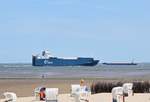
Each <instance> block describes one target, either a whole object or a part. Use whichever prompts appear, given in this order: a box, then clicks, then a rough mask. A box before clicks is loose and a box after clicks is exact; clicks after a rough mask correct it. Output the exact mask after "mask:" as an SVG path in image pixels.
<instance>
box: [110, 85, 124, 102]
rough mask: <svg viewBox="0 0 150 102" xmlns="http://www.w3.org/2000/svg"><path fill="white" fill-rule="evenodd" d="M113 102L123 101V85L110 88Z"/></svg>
mask: <svg viewBox="0 0 150 102" xmlns="http://www.w3.org/2000/svg"><path fill="white" fill-rule="evenodd" d="M112 98H113V102H124V96H123V87H114V88H113V89H112Z"/></svg>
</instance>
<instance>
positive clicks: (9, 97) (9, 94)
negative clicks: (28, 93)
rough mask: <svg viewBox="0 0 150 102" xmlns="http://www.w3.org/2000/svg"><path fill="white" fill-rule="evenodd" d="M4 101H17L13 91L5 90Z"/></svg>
mask: <svg viewBox="0 0 150 102" xmlns="http://www.w3.org/2000/svg"><path fill="white" fill-rule="evenodd" d="M4 96H5V102H17V95H16V94H15V93H13V92H5V93H4Z"/></svg>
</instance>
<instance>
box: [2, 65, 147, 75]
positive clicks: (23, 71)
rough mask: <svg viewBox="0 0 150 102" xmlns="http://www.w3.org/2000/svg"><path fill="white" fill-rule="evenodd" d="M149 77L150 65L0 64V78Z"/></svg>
mask: <svg viewBox="0 0 150 102" xmlns="http://www.w3.org/2000/svg"><path fill="white" fill-rule="evenodd" d="M145 75H150V63H139V64H138V65H103V64H99V65H97V66H93V67H87V66H74V67H73V66H70V67H50V66H46V67H43V66H41V67H37V66H32V65H31V64H0V78H42V77H43V78H78V77H88V78H115V77H137V76H145Z"/></svg>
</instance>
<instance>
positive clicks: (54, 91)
mask: <svg viewBox="0 0 150 102" xmlns="http://www.w3.org/2000/svg"><path fill="white" fill-rule="evenodd" d="M45 95H46V98H45V100H46V102H48V101H56V102H57V96H58V88H46V91H45Z"/></svg>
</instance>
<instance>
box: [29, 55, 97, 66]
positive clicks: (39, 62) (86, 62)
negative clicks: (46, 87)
mask: <svg viewBox="0 0 150 102" xmlns="http://www.w3.org/2000/svg"><path fill="white" fill-rule="evenodd" d="M98 62H99V60H94V59H93V58H81V57H78V58H77V59H63V58H57V57H50V58H48V59H45V58H37V57H36V56H32V65H33V66H95V65H97V64H98Z"/></svg>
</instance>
